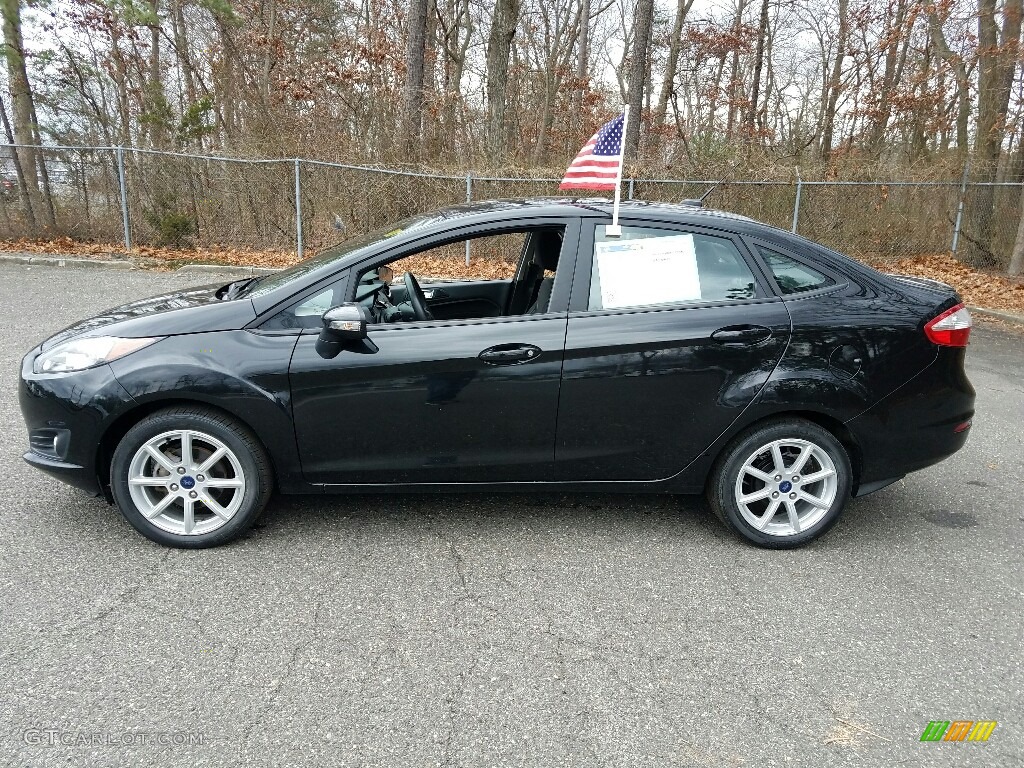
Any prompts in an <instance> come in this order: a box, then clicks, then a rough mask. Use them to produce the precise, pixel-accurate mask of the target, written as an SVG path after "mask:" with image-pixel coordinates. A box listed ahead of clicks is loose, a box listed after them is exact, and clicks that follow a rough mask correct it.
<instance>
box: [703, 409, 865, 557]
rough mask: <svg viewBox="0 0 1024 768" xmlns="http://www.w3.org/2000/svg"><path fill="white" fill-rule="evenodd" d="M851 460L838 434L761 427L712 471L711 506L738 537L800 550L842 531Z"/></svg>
mask: <svg viewBox="0 0 1024 768" xmlns="http://www.w3.org/2000/svg"><path fill="white" fill-rule="evenodd" d="M851 474H852V472H851V468H850V458H849V456H848V455H847V453H846V449H845V448H844V447H843V445H842V443H840V442H839V441H838V440H837V439H836V438H835V436H833V435H832V433H831V432H829V431H828V430H826V429H824V428H823V427H820V426H818V425H817V424H813V423H811V422H809V421H804V420H802V419H784V420H779V421H773V422H769V423H767V424H762V425H759V426H756V427H754V428H752V429H751V430H749V431H748V432H746V433H744V434H742V435H740V436H739V437H738V438H737V439H735V440H734V441H733V442H732V443H731V444H730V445H729V447H728V448H727V449H726V450H725V451H724V453H723V454H722V456H721V457H719V459H718V461H717V462H716V463H715V467H714V469H713V470H712V474H711V478H710V481H709V483H708V502H709V503H710V505H711V508H712V510H714V512H715V514H716V515H717V516H718V517H719V518H720V519H721V520H722V521H723V522H724V523H725V524H726V525H728V526H729V527H730V528H732V529H733V530H734V531H735V532H736V533H738V534H739V535H740V536H742V537H743V538H745V539H747V540H748V541H750V542H752V543H754V544H757V545H758V546H762V547H770V548H774V549H783V548H791V547H797V546H800V545H801V544H805V543H807V542H808V541H811V540H812V539H815V538H817V537H818V536H821V535H822V534H823V533H825V532H826V531H827V530H828V529H829V528H831V527H832V526H833V525H835V523H836V521H837V520H838V519H839V515H840V513H841V512H842V510H843V507H844V506H845V505H846V500H847V499H848V498H849V497H850V489H851V483H852V478H851Z"/></svg>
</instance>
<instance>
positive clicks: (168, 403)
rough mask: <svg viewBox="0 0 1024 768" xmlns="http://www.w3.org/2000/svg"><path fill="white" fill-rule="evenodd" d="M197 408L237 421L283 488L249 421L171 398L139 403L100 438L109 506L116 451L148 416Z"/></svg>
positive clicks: (99, 468) (99, 467)
mask: <svg viewBox="0 0 1024 768" xmlns="http://www.w3.org/2000/svg"><path fill="white" fill-rule="evenodd" d="M180 406H186V407H196V408H202V409H204V410H207V411H213V412H214V413H218V414H221V415H223V416H226V417H227V418H229V419H232V420H233V421H236V422H238V423H239V424H240V425H241V426H243V427H245V428H246V429H247V430H249V432H250V433H251V434H252V436H253V437H254V438H255V439H256V441H257V442H258V443H259V444H260V446H262V448H263V451H264V452H265V453H266V455H267V458H268V459H269V461H270V468H271V471H272V472H273V481H274V487H275V488H277V487H280V470H279V468H278V466H277V460H276V459H275V457H274V454H273V453H272V452H271V451H270V450H269V447H268V446H267V443H266V441H264V440H263V438H261V437H260V434H259V432H258V431H257V430H255V429H254V428H253V426H252V424H250V423H249V422H248V421H247V420H246V419H245V418H243V417H242V416H240V415H238V414H237V413H234V412H232V411H230V410H228V409H226V408H223V407H221V406H219V405H214V404H213V403H209V402H207V401H205V400H201V399H199V398H189V397H171V398H166V399H159V400H148V401H145V402H142V403H139V404H138V405H136V406H135V407H134V408H132V409H130V410H128V411H125V412H124V413H122V414H120V415H119V416H118V417H117V418H116V419H114V420H113V421H112V422H111V423H110V425H109V426H108V427H107V428H106V430H105V431H104V432H103V435H102V437H100V440H99V443H98V445H97V446H96V476H97V479H98V480H99V485H100V488H101V489H102V491H103V496H104V498H106V500H107V501H108V502H109V503H111V504H112V503H113V502H114V497H113V494H112V493H111V491H110V465H111V463H112V461H113V458H114V451H115V450H116V449H117V445H118V443H120V442H121V440H122V439H123V438H124V436H125V435H126V434H128V430H130V429H131V428H132V427H134V426H135V425H136V424H138V423H139V422H140V421H142V420H143V419H144V418H146V417H147V416H150V415H152V414H154V413H157V412H158V411H163V410H166V409H167V408H174V407H180Z"/></svg>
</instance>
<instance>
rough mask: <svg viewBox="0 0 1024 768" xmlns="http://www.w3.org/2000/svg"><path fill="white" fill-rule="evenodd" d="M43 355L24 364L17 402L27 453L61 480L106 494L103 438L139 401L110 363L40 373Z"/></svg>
mask: <svg viewBox="0 0 1024 768" xmlns="http://www.w3.org/2000/svg"><path fill="white" fill-rule="evenodd" d="M38 354H39V348H38V347H37V348H36V349H33V350H32V351H31V352H29V353H28V354H27V355H26V356H25V358H24V359H23V360H22V363H21V380H20V382H19V386H18V401H19V404H20V405H21V413H22V417H23V418H24V419H25V426H26V427H27V428H28V433H29V451H28V452H26V453H25V454H24V456H23V458H24V459H25V461H26V462H28V463H29V464H30V465H32V466H33V467H36V468H37V469H40V470H42V471H43V472H46V473H47V474H49V475H51V476H53V477H55V478H57V479H58V480H60V481H62V482H65V483H67V484H69V485H73V486H74V487H76V488H80V489H82V490H83V491H85V492H86V493H89V494H92V495H94V496H98V495H101V494H102V493H103V487H104V485H105V484H106V478H100V477H99V462H100V450H99V449H100V441H101V439H102V437H103V435H104V433H105V432H106V431H107V429H108V428H109V427H110V424H111V423H112V422H113V421H114V420H115V419H116V418H117V416H118V415H119V414H121V413H123V412H124V411H125V410H126V409H127V408H128V407H130V406H132V405H133V404H134V402H135V401H134V400H133V399H132V397H131V396H130V395H129V394H128V393H127V392H126V391H125V389H124V387H122V386H121V385H120V383H119V382H118V381H117V379H116V378H115V377H114V373H113V371H111V369H110V366H108V365H98V366H96V367H95V368H88V369H86V370H84V371H75V372H73V373H59V374H37V373H34V372H33V371H32V362H33V361H34V360H35V358H36V356H37V355H38ZM50 436H54V438H56V439H50Z"/></svg>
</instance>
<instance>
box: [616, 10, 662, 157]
mask: <svg viewBox="0 0 1024 768" xmlns="http://www.w3.org/2000/svg"><path fill="white" fill-rule="evenodd" d="M653 20H654V0H637V3H636V13H635V15H634V18H633V29H634V33H633V54H632V56H633V58H632V60H631V61H630V64H629V101H628V104H629V125H628V126H626V138H625V146H624V147H623V162H625V161H626V160H627V159H629V160H635V159H636V154H637V148H638V147H639V144H640V122H641V120H642V118H643V108H644V83H646V82H647V70H648V67H649V66H650V60H649V53H650V47H651V24H652V22H653Z"/></svg>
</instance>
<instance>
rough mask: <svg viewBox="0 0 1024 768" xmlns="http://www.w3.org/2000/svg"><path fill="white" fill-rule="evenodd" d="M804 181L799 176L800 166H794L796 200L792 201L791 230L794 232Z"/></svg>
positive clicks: (798, 218)
mask: <svg viewBox="0 0 1024 768" xmlns="http://www.w3.org/2000/svg"><path fill="white" fill-rule="evenodd" d="M803 187H804V182H803V179H801V178H800V166H799V165H798V166H796V202H794V203H793V229H792V232H793V234H794V235H795V234H796V225H797V222H799V221H800V193H801V192H802V191H803Z"/></svg>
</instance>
